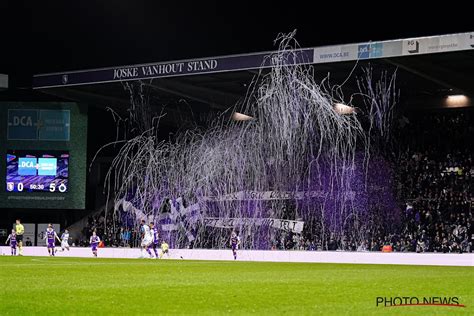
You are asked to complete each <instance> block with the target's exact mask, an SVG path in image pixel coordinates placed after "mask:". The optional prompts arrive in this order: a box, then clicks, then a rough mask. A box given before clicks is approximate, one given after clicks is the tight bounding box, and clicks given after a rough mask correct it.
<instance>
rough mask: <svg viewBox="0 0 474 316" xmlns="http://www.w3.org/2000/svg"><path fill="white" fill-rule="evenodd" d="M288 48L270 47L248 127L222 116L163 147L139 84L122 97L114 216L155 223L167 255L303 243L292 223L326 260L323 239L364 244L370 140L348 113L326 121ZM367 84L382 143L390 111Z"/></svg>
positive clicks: (330, 114)
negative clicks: (231, 240) (180, 250)
mask: <svg viewBox="0 0 474 316" xmlns="http://www.w3.org/2000/svg"><path fill="white" fill-rule="evenodd" d="M293 36H294V33H291V34H288V35H282V36H280V37H279V38H278V41H279V50H278V51H277V53H275V54H272V55H270V56H269V57H268V58H270V60H271V63H272V68H271V69H270V71H269V72H268V73H265V74H264V73H262V72H261V73H259V74H258V75H257V76H256V77H255V78H254V80H253V81H252V83H251V84H250V85H249V90H248V93H247V96H246V99H245V102H244V103H243V105H241V109H239V112H240V113H245V116H242V115H237V117H239V118H240V120H235V117H236V115H235V114H234V115H233V117H234V119H230V120H229V119H226V118H223V116H220V117H218V118H216V119H215V120H213V121H212V122H210V124H209V127H208V128H206V129H204V130H203V129H190V130H185V131H183V132H181V133H179V134H178V135H177V136H176V137H175V138H173V139H172V140H169V141H160V140H159V139H158V137H157V135H156V133H157V130H158V126H159V119H160V116H158V117H153V115H151V114H150V113H151V112H150V110H149V107H148V106H149V103H148V102H149V98H148V97H147V96H146V92H145V90H146V84H145V83H140V84H139V86H138V88H137V87H135V88H133V87H132V85H130V84H126V85H125V87H126V89H127V90H128V91H129V92H130V95H131V98H130V101H131V105H130V110H129V113H130V117H129V118H128V119H127V120H126V122H127V127H128V130H129V134H127V135H126V138H125V139H123V140H120V141H117V142H115V143H114V144H117V143H120V144H121V145H122V147H121V149H120V151H119V153H118V155H117V156H116V157H115V158H114V160H113V162H112V165H111V167H110V169H109V171H108V174H107V177H106V187H105V190H106V192H107V193H108V194H109V195H110V196H112V197H113V199H114V204H115V207H114V209H115V211H116V212H117V215H119V212H129V213H131V214H132V216H133V217H134V218H135V220H136V222H137V223H138V222H139V220H141V219H142V218H148V219H150V220H154V221H155V223H159V225H161V226H160V227H159V228H160V230H162V235H165V238H166V239H167V240H169V241H170V244H171V246H172V247H190V246H192V247H213V248H223V247H225V246H226V245H227V244H228V237H229V235H230V232H231V229H230V228H234V229H237V230H238V231H239V232H240V235H241V237H242V244H243V246H244V247H245V248H247V249H269V248H270V247H271V246H274V245H275V244H278V243H280V242H281V240H282V239H284V238H285V236H286V234H287V233H288V232H293V233H301V230H302V227H303V226H302V225H300V223H301V222H304V230H305V232H308V233H310V234H312V235H313V236H318V239H319V242H320V243H321V245H322V247H323V248H325V247H326V246H327V245H326V241H327V240H330V239H334V240H336V241H337V242H339V243H344V241H345V240H346V238H347V237H348V235H351V236H353V235H354V234H355V235H357V236H356V238H355V239H356V240H357V241H358V242H362V240H364V238H366V237H365V233H366V231H367V230H368V229H369V228H370V227H371V226H370V223H368V222H369V221H370V216H367V208H368V206H367V204H366V202H360V201H359V202H358V201H357V199H358V197H359V196H363V194H359V193H358V192H359V191H367V185H365V184H366V183H367V181H366V177H367V174H366V169H367V166H368V159H369V156H370V155H369V144H370V140H369V138H370V132H369V131H368V130H367V129H364V127H363V123H362V122H361V120H360V118H359V117H358V115H357V114H356V113H355V112H354V111H350V113H345V112H344V113H343V114H345V115H342V114H341V113H340V111H337V107H336V109H335V104H338V103H340V101H338V100H336V99H335V98H333V97H332V94H331V93H330V92H328V90H327V89H325V88H324V87H323V85H322V84H318V83H317V82H316V81H315V79H314V75H313V67H312V66H308V65H298V64H296V61H297V60H298V58H301V57H300V56H299V55H298V51H297V50H295V47H297V46H298V44H297V42H296V41H295V40H294V37H293ZM368 74H369V73H368ZM371 80H372V79H371V78H370V79H368V80H366V81H365V85H363V86H364V87H365V88H366V90H368V91H365V90H364V91H363V92H361V94H362V95H363V96H364V97H365V98H368V100H366V102H365V103H366V104H367V105H368V109H370V110H368V111H366V115H367V116H368V117H369V121H370V128H372V126H376V127H377V128H378V131H380V134H382V135H384V136H385V135H386V133H388V132H389V128H390V126H389V123H390V120H391V116H390V115H391V113H388V114H387V111H392V110H393V106H392V103H391V99H390V100H389V99H386V97H387V96H386V95H385V96H384V95H380V93H385V92H386V89H385V90H384V89H383V87H382V88H381V89H378V90H377V89H375V90H374V89H372V90H370V89H369V88H371V87H372V81H371ZM379 98H381V100H382V101H383V102H382V103H380V102H379V101H378V100H379ZM339 100H340V99H339ZM384 102H386V103H384ZM379 104H381V106H375V105H379ZM345 106H347V107H349V108H350V109H352V108H351V105H350V103H348V104H347V105H345ZM339 107H340V106H339ZM231 110H232V112H233V113H235V112H237V111H236V110H235V109H231ZM240 113H239V114H240ZM242 120H245V122H242ZM386 129H387V130H386ZM108 145H110V144H108ZM108 145H106V146H108ZM104 147H105V146H104ZM365 196H366V195H365ZM364 203H365V204H364ZM372 224H373V223H372ZM297 227H298V228H297ZM283 243H284V242H283Z"/></svg>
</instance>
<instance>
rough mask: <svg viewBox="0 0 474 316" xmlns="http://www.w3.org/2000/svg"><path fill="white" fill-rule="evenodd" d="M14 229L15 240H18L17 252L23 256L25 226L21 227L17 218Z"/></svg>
mask: <svg viewBox="0 0 474 316" xmlns="http://www.w3.org/2000/svg"><path fill="white" fill-rule="evenodd" d="M15 231H16V241H17V242H18V254H19V255H20V256H23V234H24V233H25V227H23V225H22V224H21V222H20V220H19V219H17V220H16V225H15Z"/></svg>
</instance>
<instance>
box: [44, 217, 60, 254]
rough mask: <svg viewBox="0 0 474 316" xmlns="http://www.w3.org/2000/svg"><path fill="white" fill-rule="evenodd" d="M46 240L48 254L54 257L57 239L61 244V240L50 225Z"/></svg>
mask: <svg viewBox="0 0 474 316" xmlns="http://www.w3.org/2000/svg"><path fill="white" fill-rule="evenodd" d="M44 239H46V243H47V247H48V252H49V255H50V256H54V252H55V251H54V247H55V242H56V239H57V240H58V241H59V242H61V239H59V237H58V234H56V232H55V231H54V229H53V225H51V224H48V228H46V235H45V236H44Z"/></svg>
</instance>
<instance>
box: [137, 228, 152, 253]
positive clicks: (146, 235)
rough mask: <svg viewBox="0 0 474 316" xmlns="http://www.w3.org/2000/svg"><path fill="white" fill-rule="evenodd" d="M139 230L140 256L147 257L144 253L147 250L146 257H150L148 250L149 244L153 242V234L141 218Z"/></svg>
mask: <svg viewBox="0 0 474 316" xmlns="http://www.w3.org/2000/svg"><path fill="white" fill-rule="evenodd" d="M140 231H141V234H142V243H141V246H142V254H141V258H147V255H146V253H147V252H148V258H152V254H151V251H150V245H151V243H152V242H153V234H152V232H151V230H150V226H148V225H147V224H145V220H142V225H141V227H140Z"/></svg>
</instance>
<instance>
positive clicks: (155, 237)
mask: <svg viewBox="0 0 474 316" xmlns="http://www.w3.org/2000/svg"><path fill="white" fill-rule="evenodd" d="M150 229H151V233H152V235H153V242H152V243H151V245H150V248H153V252H154V253H155V259H158V249H159V248H160V244H159V243H158V240H159V238H158V237H159V235H158V228H156V226H155V223H153V222H151V223H150Z"/></svg>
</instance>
